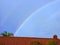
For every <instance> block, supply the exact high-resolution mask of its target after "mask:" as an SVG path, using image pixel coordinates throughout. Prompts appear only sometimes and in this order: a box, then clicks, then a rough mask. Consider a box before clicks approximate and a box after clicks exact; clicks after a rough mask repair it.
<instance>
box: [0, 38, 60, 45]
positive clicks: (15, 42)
mask: <svg viewBox="0 0 60 45" xmlns="http://www.w3.org/2000/svg"><path fill="white" fill-rule="evenodd" d="M49 40H54V41H56V42H57V45H60V40H58V39H52V38H28V37H0V45H1V44H2V45H30V43H31V42H32V41H39V42H41V43H42V44H43V45H45V44H46V43H47V42H48V41H49Z"/></svg>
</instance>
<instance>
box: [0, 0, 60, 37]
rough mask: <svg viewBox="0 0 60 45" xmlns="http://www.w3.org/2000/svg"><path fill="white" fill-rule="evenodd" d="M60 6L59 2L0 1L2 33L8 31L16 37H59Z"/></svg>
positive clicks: (41, 0)
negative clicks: (55, 35) (54, 35)
mask: <svg viewBox="0 0 60 45" xmlns="http://www.w3.org/2000/svg"><path fill="white" fill-rule="evenodd" d="M59 5H60V1H59V0H0V33H1V32H3V31H5V30H6V31H8V32H12V33H14V34H15V36H34V37H51V36H52V35H53V34H54V33H56V34H57V35H59V34H60V33H59V29H60V28H59V27H60V26H59V25H60V24H59V22H60V18H59V17H60V16H59V14H60V13H59V12H60V6H59ZM30 23H31V24H30ZM40 25H41V26H40ZM51 25H52V26H51ZM26 27H27V28H26ZM47 27H48V28H47ZM55 27H56V29H55ZM49 31H51V32H52V33H50V32H49ZM31 32H32V33H31ZM40 32H42V34H40ZM53 32H54V33H53ZM48 33H49V35H48V36H46V34H48ZM27 34H28V35H27ZM44 34H45V35H44ZM42 35H43V36H42Z"/></svg>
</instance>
